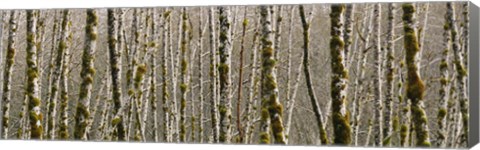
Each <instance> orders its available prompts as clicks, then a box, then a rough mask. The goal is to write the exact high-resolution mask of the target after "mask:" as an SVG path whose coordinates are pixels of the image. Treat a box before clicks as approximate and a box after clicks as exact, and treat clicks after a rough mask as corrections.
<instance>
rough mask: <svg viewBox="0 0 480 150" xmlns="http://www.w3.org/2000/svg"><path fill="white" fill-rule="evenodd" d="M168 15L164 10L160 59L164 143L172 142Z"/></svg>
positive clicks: (166, 10)
mask: <svg viewBox="0 0 480 150" xmlns="http://www.w3.org/2000/svg"><path fill="white" fill-rule="evenodd" d="M170 13H171V11H170V10H168V9H165V12H164V13H163V19H164V24H163V43H162V46H163V48H162V49H163V51H162V52H163V53H162V58H161V62H160V63H161V64H162V105H163V108H162V109H163V113H164V115H163V119H164V120H163V138H164V141H165V142H172V141H171V132H172V131H171V130H170V129H171V127H170V122H171V120H170V114H171V110H170V108H169V94H168V80H167V75H168V70H167V52H168V51H167V50H168V47H167V44H168V39H169V38H170V37H169V36H168V32H169V30H170V29H169V28H170V24H171V21H170Z"/></svg>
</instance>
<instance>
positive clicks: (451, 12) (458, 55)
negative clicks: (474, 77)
mask: <svg viewBox="0 0 480 150" xmlns="http://www.w3.org/2000/svg"><path fill="white" fill-rule="evenodd" d="M447 22H448V25H447V26H448V27H449V28H450V32H451V40H452V43H451V46H452V50H453V56H454V57H453V64H454V68H455V71H456V79H457V85H456V90H457V91H456V92H457V94H458V101H459V104H460V114H461V119H462V121H461V122H462V129H463V132H462V141H465V142H467V141H468V118H469V114H468V96H467V84H468V83H467V74H468V72H467V70H466V68H465V65H464V59H465V58H464V53H463V51H462V47H461V45H460V43H459V41H460V34H459V32H458V29H457V24H456V22H457V18H456V16H455V6H454V5H453V4H452V2H447ZM467 145H468V144H467Z"/></svg>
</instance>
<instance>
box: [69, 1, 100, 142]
mask: <svg viewBox="0 0 480 150" xmlns="http://www.w3.org/2000/svg"><path fill="white" fill-rule="evenodd" d="M97 24H98V17H97V12H96V10H95V9H87V19H86V27H85V36H86V37H85V47H84V51H83V56H82V65H81V68H82V71H81V72H80V77H81V78H82V83H81V85H80V94H79V98H78V103H77V106H76V107H77V108H76V114H75V131H74V134H73V135H74V138H75V139H77V140H88V139H87V132H86V131H87V125H88V124H89V122H88V121H89V120H88V118H89V116H90V108H89V106H90V99H91V96H92V92H91V90H92V82H93V77H94V74H95V69H94V68H93V67H94V65H93V59H94V55H93V54H94V52H95V50H96V44H97Z"/></svg>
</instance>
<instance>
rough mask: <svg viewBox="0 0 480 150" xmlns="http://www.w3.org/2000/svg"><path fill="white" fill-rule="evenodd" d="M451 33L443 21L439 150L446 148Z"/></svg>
mask: <svg viewBox="0 0 480 150" xmlns="http://www.w3.org/2000/svg"><path fill="white" fill-rule="evenodd" d="M445 19H447V18H445ZM451 36H452V35H451V32H450V27H449V25H448V20H445V26H444V32H443V47H444V49H443V52H442V60H441V62H440V69H439V70H440V86H441V88H440V91H439V95H440V100H439V104H438V106H439V107H438V113H437V125H438V130H437V132H436V133H437V140H436V143H435V144H436V146H438V147H439V148H444V147H445V146H446V138H447V134H448V133H447V132H446V131H447V130H446V129H447V120H446V119H447V118H446V117H447V112H448V111H447V107H448V101H449V98H450V81H449V80H450V77H449V71H448V66H449V65H450V62H449V61H450V60H449V58H448V57H449V53H450V43H451V39H450V38H451Z"/></svg>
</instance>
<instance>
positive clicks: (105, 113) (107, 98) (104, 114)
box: [93, 10, 114, 141]
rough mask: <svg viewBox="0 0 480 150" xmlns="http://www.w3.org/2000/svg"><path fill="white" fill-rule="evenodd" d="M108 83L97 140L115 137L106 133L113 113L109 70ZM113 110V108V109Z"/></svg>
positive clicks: (103, 99)
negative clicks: (111, 111)
mask: <svg viewBox="0 0 480 150" xmlns="http://www.w3.org/2000/svg"><path fill="white" fill-rule="evenodd" d="M107 13H108V10H107ZM106 80H107V83H106V93H108V94H106V95H102V96H101V97H102V98H101V99H102V101H103V105H102V107H101V112H100V117H101V118H100V119H99V120H100V123H99V127H98V128H97V132H94V133H93V134H96V139H97V140H103V139H107V140H110V141H113V140H114V139H112V138H111V137H109V135H106V131H108V125H107V124H108V120H109V116H110V115H111V113H110V112H109V111H108V109H111V106H110V105H111V103H112V92H111V91H112V88H111V85H112V78H111V74H108V72H107V79H106ZM111 110H113V109H111Z"/></svg>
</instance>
